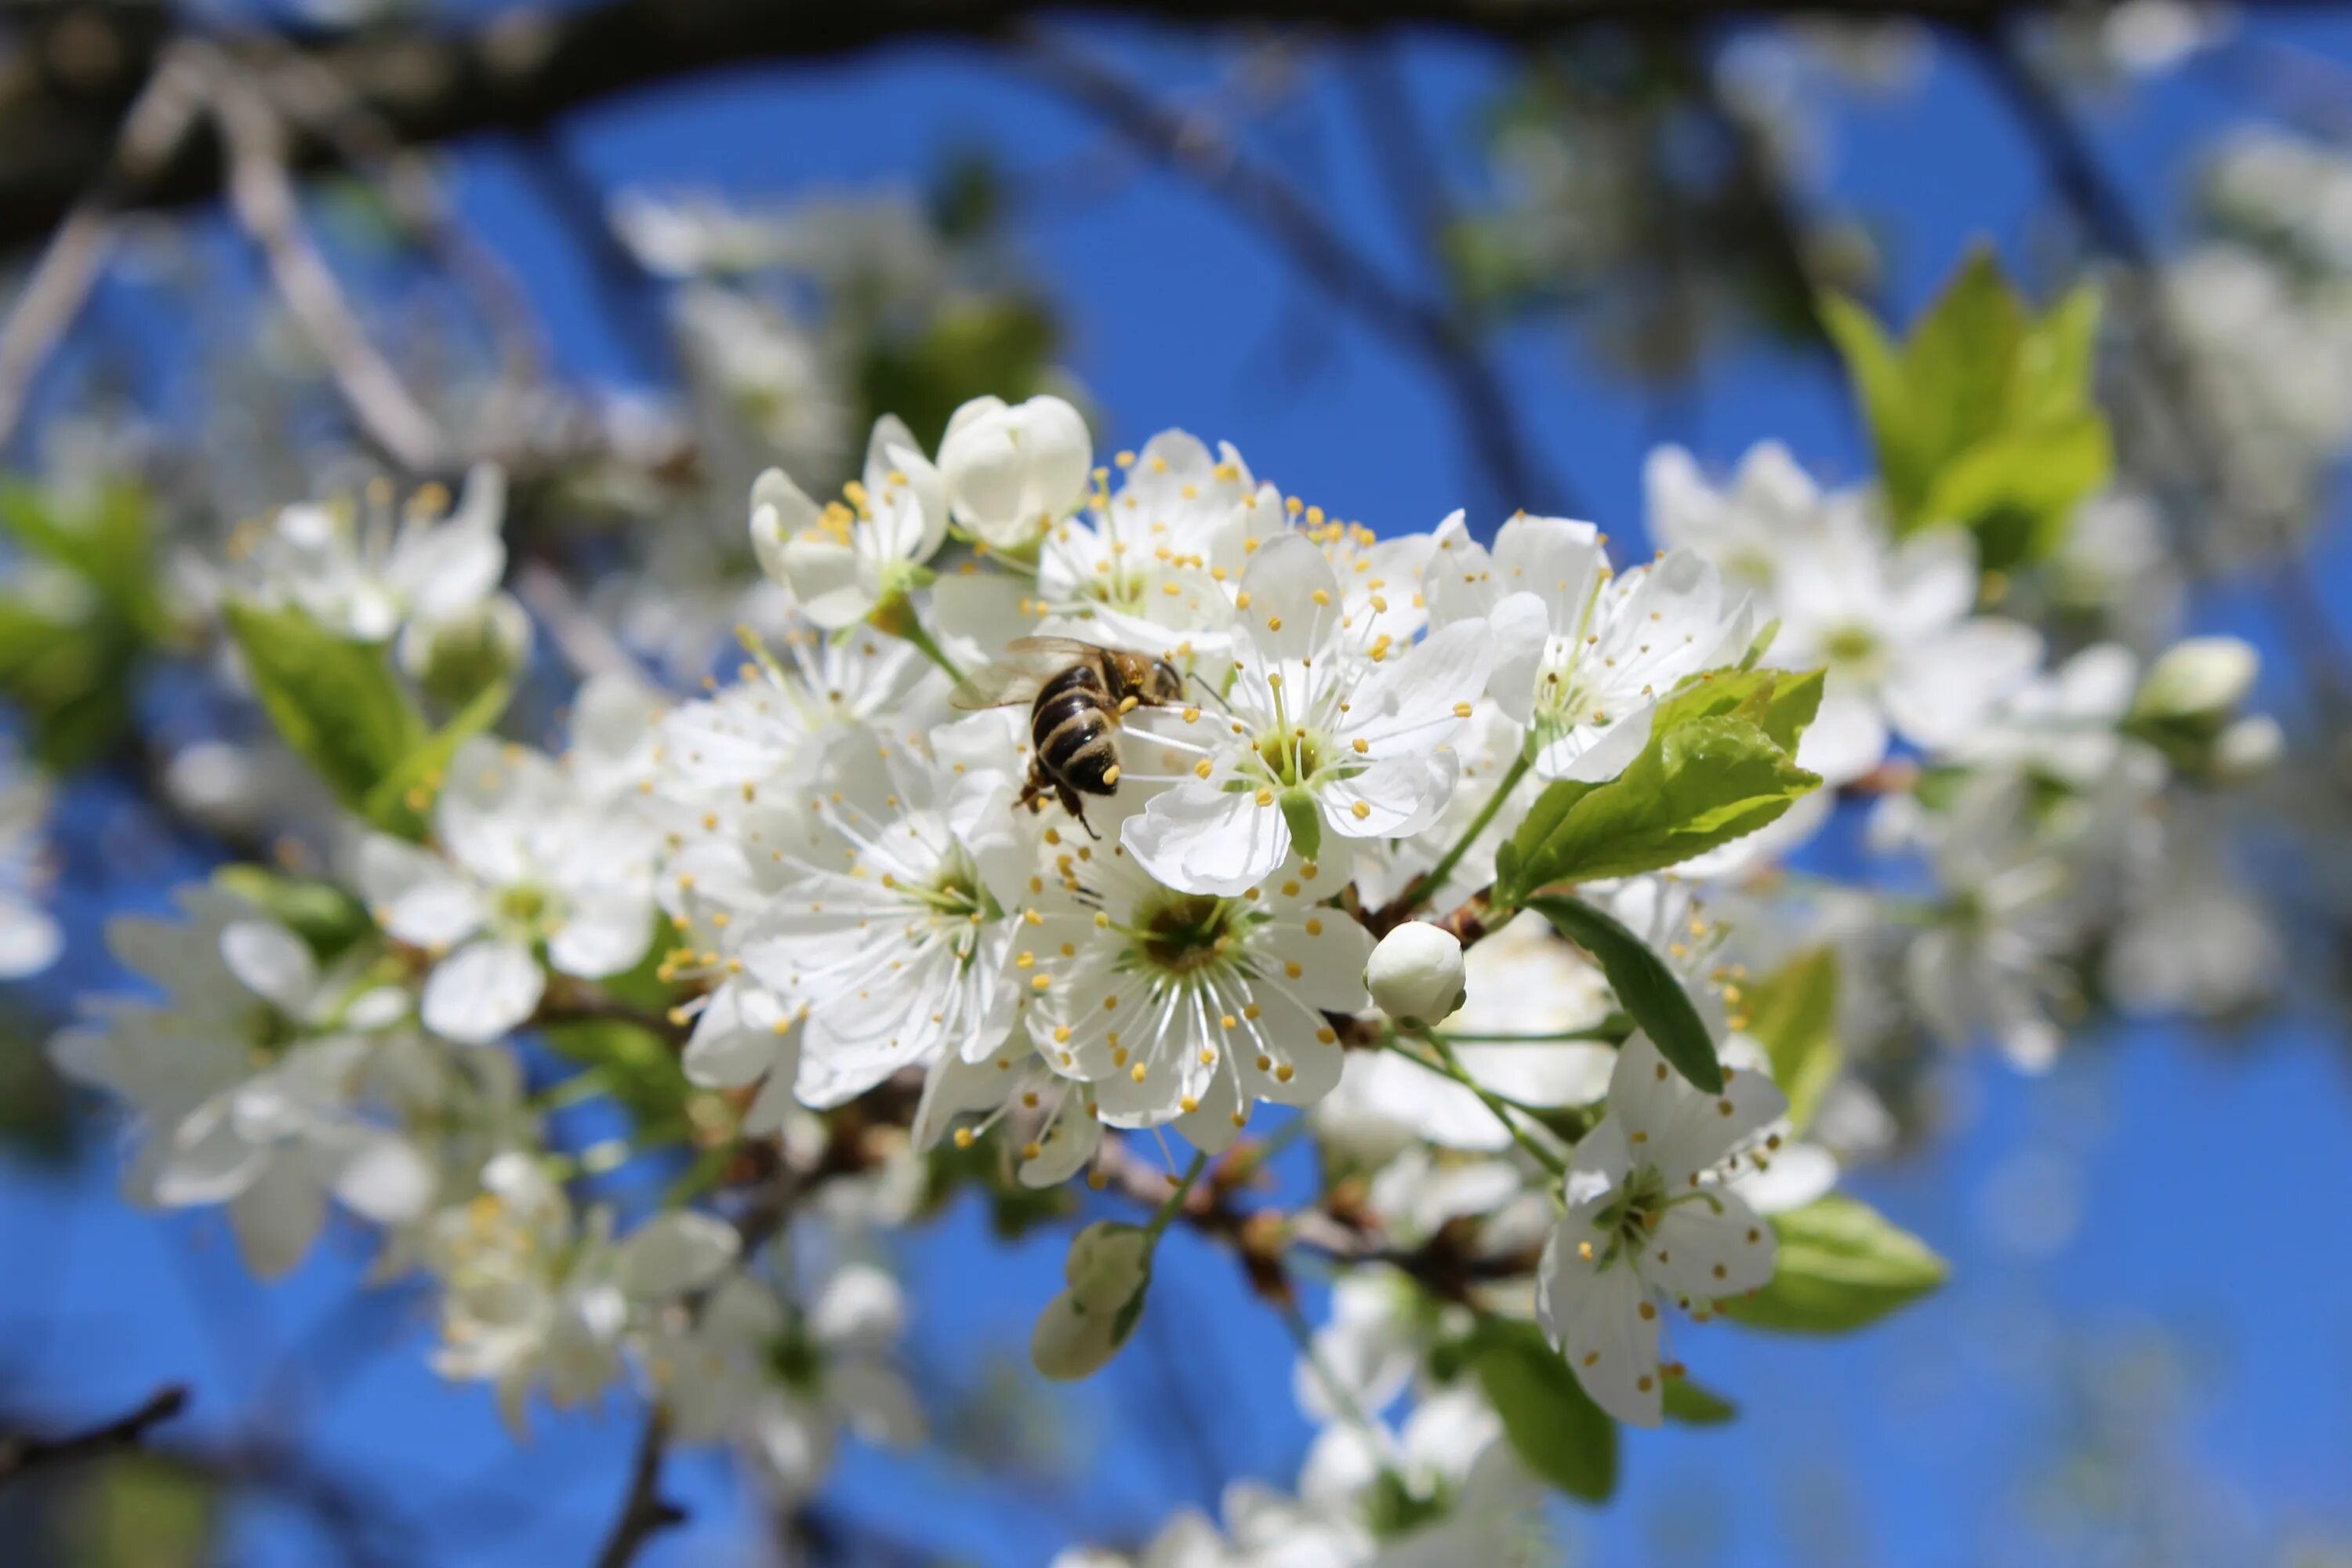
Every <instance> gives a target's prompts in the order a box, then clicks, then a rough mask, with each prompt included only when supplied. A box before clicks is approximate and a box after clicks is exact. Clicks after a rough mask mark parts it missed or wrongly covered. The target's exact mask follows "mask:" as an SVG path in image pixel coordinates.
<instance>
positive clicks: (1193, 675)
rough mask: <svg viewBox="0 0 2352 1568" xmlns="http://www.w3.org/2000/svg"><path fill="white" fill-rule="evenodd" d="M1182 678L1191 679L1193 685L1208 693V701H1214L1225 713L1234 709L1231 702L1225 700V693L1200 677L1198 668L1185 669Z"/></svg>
mask: <svg viewBox="0 0 2352 1568" xmlns="http://www.w3.org/2000/svg"><path fill="white" fill-rule="evenodd" d="M1184 679H1187V680H1189V681H1191V682H1192V684H1193V685H1195V686H1197V687H1199V688H1200V689H1202V691H1204V692H1206V693H1207V694H1208V698H1209V700H1210V701H1212V702H1213V703H1215V704H1216V705H1217V706H1218V707H1220V708H1222V709H1223V710H1225V711H1226V712H1227V713H1231V712H1232V711H1233V710H1234V706H1233V704H1232V703H1230V702H1228V701H1226V700H1225V694H1224V693H1223V692H1222V691H1219V690H1218V689H1216V688H1215V687H1213V686H1212V685H1210V684H1209V683H1208V682H1207V681H1205V680H1203V679H1201V672H1200V671H1199V670H1197V669H1192V670H1187V671H1185V672H1184Z"/></svg>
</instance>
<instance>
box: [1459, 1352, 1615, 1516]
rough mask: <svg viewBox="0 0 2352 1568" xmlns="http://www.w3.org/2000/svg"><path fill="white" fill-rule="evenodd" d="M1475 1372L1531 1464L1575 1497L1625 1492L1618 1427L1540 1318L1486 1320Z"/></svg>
mask: <svg viewBox="0 0 2352 1568" xmlns="http://www.w3.org/2000/svg"><path fill="white" fill-rule="evenodd" d="M1466 1348H1467V1354H1468V1361H1469V1364H1470V1369H1471V1371H1472V1372H1474V1373H1476V1375H1477V1378H1478V1385H1479V1386H1480V1387H1481V1388H1483V1389H1484V1390H1486V1400H1487V1403H1489V1404H1491V1405H1494V1407H1495V1414H1496V1415H1499V1416H1500V1417H1502V1421H1503V1433H1504V1436H1507V1437H1508V1438H1509V1439H1510V1440H1511V1447H1513V1448H1514V1449H1516V1450H1517V1453H1518V1456H1519V1458H1520V1459H1521V1461H1522V1462H1524V1463H1525V1464H1526V1465H1527V1467H1528V1469H1530V1470H1532V1471H1534V1472H1535V1473H1536V1474H1537V1475H1538V1476H1540V1477H1542V1478H1543V1479H1545V1480H1546V1481H1549V1483H1550V1484H1551V1485H1553V1486H1555V1487H1558V1488H1559V1489H1560V1490H1561V1491H1564V1492H1566V1493H1567V1494H1568V1495H1569V1496H1570V1497H1573V1498H1581V1499H1582V1500H1585V1501H1586V1502H1606V1501H1607V1500H1608V1499H1609V1496H1610V1494H1611V1493H1612V1492H1613V1491H1615V1490H1616V1489H1617V1424H1616V1423H1615V1422H1614V1421H1612V1420H1611V1419H1610V1418H1609V1416H1608V1415H1607V1413H1606V1412H1604V1411H1603V1410H1602V1409H1601V1406H1599V1405H1595V1404H1594V1403H1593V1402H1592V1396H1591V1394H1587V1393H1585V1392H1584V1385H1583V1384H1580V1383H1578V1382H1577V1381H1576V1374H1575V1373H1572V1372H1570V1370H1569V1367H1568V1363H1567V1362H1566V1361H1564V1360H1562V1359H1561V1358H1560V1354H1559V1352H1558V1351H1556V1350H1554V1349H1552V1348H1551V1346H1550V1344H1549V1343H1548V1342H1546V1341H1545V1339H1544V1337H1543V1331H1541V1330H1540V1329H1538V1328H1537V1327H1536V1326H1535V1325H1534V1324H1533V1323H1523V1322H1519V1321H1516V1320H1514V1319H1509V1318H1483V1319H1481V1320H1480V1321H1479V1323H1478V1326H1477V1328H1476V1329H1475V1330H1473V1331H1472V1332H1471V1336H1470V1342H1469V1344H1468V1346H1467V1347H1466Z"/></svg>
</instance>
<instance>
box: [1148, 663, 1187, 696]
mask: <svg viewBox="0 0 2352 1568" xmlns="http://www.w3.org/2000/svg"><path fill="white" fill-rule="evenodd" d="M1145 683H1146V685H1147V686H1149V688H1150V689H1149V690H1148V691H1146V692H1145V694H1144V695H1145V698H1146V700H1149V701H1152V702H1179V701H1181V700H1183V697H1184V672H1183V671H1181V670H1180V669H1178V668H1176V667H1175V666H1174V665H1172V664H1171V663H1169V662H1168V661H1167V660H1166V659H1164V658H1155V659H1153V660H1152V661H1151V669H1150V674H1149V675H1148V676H1147V677H1146V678H1145Z"/></svg>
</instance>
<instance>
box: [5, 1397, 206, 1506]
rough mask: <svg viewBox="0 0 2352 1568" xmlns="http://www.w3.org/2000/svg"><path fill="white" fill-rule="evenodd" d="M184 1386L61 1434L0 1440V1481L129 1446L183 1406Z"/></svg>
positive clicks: (184, 1406) (137, 1442)
mask: <svg viewBox="0 0 2352 1568" xmlns="http://www.w3.org/2000/svg"><path fill="white" fill-rule="evenodd" d="M187 1404H188V1390H187V1387H186V1385H185V1384H176V1383H175V1384H168V1385H167V1386H165V1387H163V1388H159V1389H157V1390H156V1391H155V1392H154V1393H153V1394H150V1395H148V1396H147V1398H146V1400H145V1401H144V1402H142V1404H141V1405H139V1406H138V1407H137V1408H136V1409H133V1410H131V1411H130V1412H128V1413H127V1414H125V1415H118V1416H116V1417H115V1418H114V1419H113V1420H111V1421H107V1422H103V1423H101V1424H100V1425H99V1426H91V1427H88V1428H86V1429H84V1430H82V1431H79V1432H73V1433H68V1435H66V1436H62V1437H15V1438H8V1439H5V1440H0V1485H5V1484H6V1483H7V1482H9V1481H12V1480H14V1479H16V1478H17V1477H18V1476H21V1475H23V1474H25V1473H26V1471H28V1470H37V1469H40V1468H44V1467H46V1466H49V1465H64V1464H70V1463H72V1462H73V1461H74V1460H76V1459H85V1458H90V1457H91V1456H92V1455H96V1454H103V1453H106V1452H109V1451H110V1450H112V1449H116V1448H132V1447H138V1446H139V1444H140V1443H141V1442H142V1441H143V1440H144V1439H145V1437H146V1436H147V1431H148V1428H150V1427H152V1426H158V1425H160V1424H161V1423H163V1422H165V1421H169V1420H170V1419H172V1417H173V1416H174V1415H178V1414H179V1413H180V1412H181V1411H182V1410H184V1409H185V1408H186V1407H187Z"/></svg>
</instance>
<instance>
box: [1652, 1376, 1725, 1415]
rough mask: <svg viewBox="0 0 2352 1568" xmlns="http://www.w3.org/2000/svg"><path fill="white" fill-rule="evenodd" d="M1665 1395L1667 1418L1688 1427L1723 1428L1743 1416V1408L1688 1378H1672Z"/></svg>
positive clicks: (1667, 1383) (1667, 1384)
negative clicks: (1735, 1418) (1741, 1412)
mask: <svg viewBox="0 0 2352 1568" xmlns="http://www.w3.org/2000/svg"><path fill="white" fill-rule="evenodd" d="M1661 1393H1662V1394H1664V1409H1665V1415H1666V1419H1667V1420H1669V1421H1678V1422H1680V1423H1682V1424H1683V1425H1684V1426H1722V1425H1723V1424H1724V1423H1725V1422H1727V1421H1729V1420H1731V1419H1733V1418H1734V1417H1735V1416H1737V1415H1738V1414H1739V1406H1738V1405H1734V1404H1733V1403H1732V1402H1731V1401H1730V1400H1728V1399H1726V1398H1725V1397H1724V1396H1723V1395H1721V1394H1717V1393H1716V1392H1715V1390H1713V1389H1711V1388H1708V1387H1706V1385H1705V1384H1697V1383H1693V1382H1692V1381H1691V1380H1690V1379H1689V1378H1687V1377H1671V1378H1668V1379H1667V1380H1666V1386H1665V1387H1664V1389H1663V1390H1662V1391H1661Z"/></svg>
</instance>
